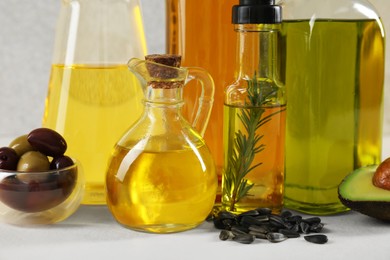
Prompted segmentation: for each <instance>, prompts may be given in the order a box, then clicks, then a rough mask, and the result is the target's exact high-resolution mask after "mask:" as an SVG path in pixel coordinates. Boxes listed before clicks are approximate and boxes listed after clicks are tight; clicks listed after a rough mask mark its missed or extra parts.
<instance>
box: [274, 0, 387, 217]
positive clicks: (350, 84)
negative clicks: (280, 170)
mask: <svg viewBox="0 0 390 260" xmlns="http://www.w3.org/2000/svg"><path fill="white" fill-rule="evenodd" d="M280 4H281V5H282V6H283V11H284V13H283V18H284V21H283V24H282V35H283V38H282V40H283V41H282V42H283V49H285V53H284V55H283V61H284V62H285V64H286V67H285V68H284V76H283V77H284V81H285V85H286V89H287V99H288V104H287V110H288V116H287V125H286V127H287V130H286V194H285V205H286V206H287V207H289V208H291V209H295V210H299V211H303V212H306V213H310V214H321V215H322V214H324V215H325V214H333V213H337V212H341V211H345V210H347V209H346V208H345V207H344V206H343V205H342V204H341V203H340V201H339V199H338V192H337V190H338V185H339V184H340V182H341V181H342V179H343V178H344V177H345V176H346V175H347V174H348V173H350V172H351V171H352V170H354V169H356V168H359V167H361V166H365V165H370V164H378V163H379V162H380V160H381V142H382V110H383V109H382V106H383V83H384V49H385V45H384V39H385V35H384V28H383V25H382V22H381V19H380V17H379V16H378V14H377V12H376V11H375V9H374V7H373V6H372V5H371V4H370V3H369V2H368V1H365V0H324V1H317V0H305V1H302V0H284V1H281V3H280Z"/></svg>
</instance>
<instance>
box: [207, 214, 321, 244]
mask: <svg viewBox="0 0 390 260" xmlns="http://www.w3.org/2000/svg"><path fill="white" fill-rule="evenodd" d="M211 219H212V221H213V222H214V226H215V227H216V228H217V229H221V233H220V235H219V238H220V239H221V240H233V241H236V242H239V243H243V244H250V243H252V242H254V241H255V239H265V240H268V241H270V242H273V243H277V242H282V241H284V240H286V239H288V238H297V237H300V236H301V234H305V236H304V239H305V240H306V241H308V242H311V243H316V244H325V243H326V242H328V238H327V236H326V235H323V234H318V233H320V232H321V231H322V228H323V227H324V224H323V223H321V219H320V218H319V217H311V218H306V219H304V218H302V216H300V215H293V213H292V212H291V211H288V210H285V211H282V212H281V213H280V214H279V215H276V214H272V211H271V209H268V208H258V209H255V210H250V211H247V212H244V213H241V214H239V215H236V214H233V213H231V212H227V211H220V212H218V213H217V214H216V215H213V216H212V217H211ZM310 233H317V234H315V235H308V234H310Z"/></svg>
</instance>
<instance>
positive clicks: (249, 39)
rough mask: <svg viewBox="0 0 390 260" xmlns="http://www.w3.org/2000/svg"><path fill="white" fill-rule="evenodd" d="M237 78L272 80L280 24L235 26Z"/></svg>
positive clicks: (276, 59) (276, 58)
mask: <svg viewBox="0 0 390 260" xmlns="http://www.w3.org/2000/svg"><path fill="white" fill-rule="evenodd" d="M235 31H236V32H237V41H238V44H237V46H238V48H237V68H236V73H237V77H238V78H246V79H252V78H253V77H254V76H255V74H256V76H257V78H267V79H274V78H275V77H276V75H275V73H276V68H277V66H276V65H277V62H278V57H277V56H278V55H277V54H278V39H279V31H280V24H236V25H235Z"/></svg>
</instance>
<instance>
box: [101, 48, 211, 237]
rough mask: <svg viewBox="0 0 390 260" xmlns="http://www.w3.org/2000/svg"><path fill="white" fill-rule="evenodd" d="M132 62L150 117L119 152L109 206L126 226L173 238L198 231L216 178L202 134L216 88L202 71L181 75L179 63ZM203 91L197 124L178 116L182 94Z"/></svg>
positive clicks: (163, 59)
mask: <svg viewBox="0 0 390 260" xmlns="http://www.w3.org/2000/svg"><path fill="white" fill-rule="evenodd" d="M146 58H147V60H146V61H144V60H139V59H132V60H130V62H129V68H130V70H131V71H132V72H133V73H134V74H135V75H137V76H138V77H139V79H140V81H141V82H142V87H143V89H144V94H145V97H144V106H145V111H144V114H143V115H142V116H141V118H140V119H139V120H138V121H137V122H136V123H135V124H134V125H133V126H132V127H131V128H130V129H129V130H128V131H127V133H126V134H125V135H124V136H123V137H122V138H121V139H120V140H119V141H118V143H117V144H116V146H115V148H114V150H113V153H112V157H111V161H110V164H109V167H108V170H107V176H106V183H107V205H108V207H109V209H110V211H111V213H112V214H113V216H114V217H115V219H116V220H117V221H118V222H119V223H120V224H122V225H123V226H126V227H129V228H132V229H135V230H142V231H148V232H155V233H170V232H177V231H182V230H186V229H190V228H193V227H195V226H197V225H198V224H200V223H201V222H202V221H204V220H205V218H206V217H207V215H208V214H209V213H210V212H211V209H212V207H213V205H214V201H215V196H216V189H217V176H216V174H215V165H214V161H213V158H212V155H211V153H210V151H209V149H208V147H207V146H206V144H205V142H204V140H203V138H202V136H201V135H202V134H203V133H204V131H205V129H206V126H207V122H208V120H209V116H210V112H211V107H212V102H213V94H214V85H213V80H212V78H211V77H210V75H209V74H208V73H206V72H205V71H204V70H202V69H199V68H179V66H180V56H172V55H150V56H147V57H146ZM192 79H195V80H197V81H199V82H200V83H201V85H202V88H203V91H202V95H201V96H200V97H199V105H198V107H199V109H198V111H197V112H196V115H197V116H196V117H195V120H194V121H193V123H192V124H190V123H188V122H187V121H186V120H185V119H184V118H183V116H182V114H181V107H182V106H183V104H184V102H183V97H182V93H183V87H184V84H186V83H187V82H188V81H189V80H192Z"/></svg>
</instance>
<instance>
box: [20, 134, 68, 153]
mask: <svg viewBox="0 0 390 260" xmlns="http://www.w3.org/2000/svg"><path fill="white" fill-rule="evenodd" d="M27 140H28V142H29V143H30V144H31V146H32V147H34V148H35V149H37V150H38V151H40V152H41V153H43V154H45V155H47V156H52V157H57V156H60V155H63V154H64V153H65V151H66V148H67V144H66V141H65V139H64V138H63V137H62V136H61V135H60V134H59V133H57V132H56V131H54V130H52V129H49V128H37V129H35V130H33V131H31V132H30V133H29V134H28V136H27Z"/></svg>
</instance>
